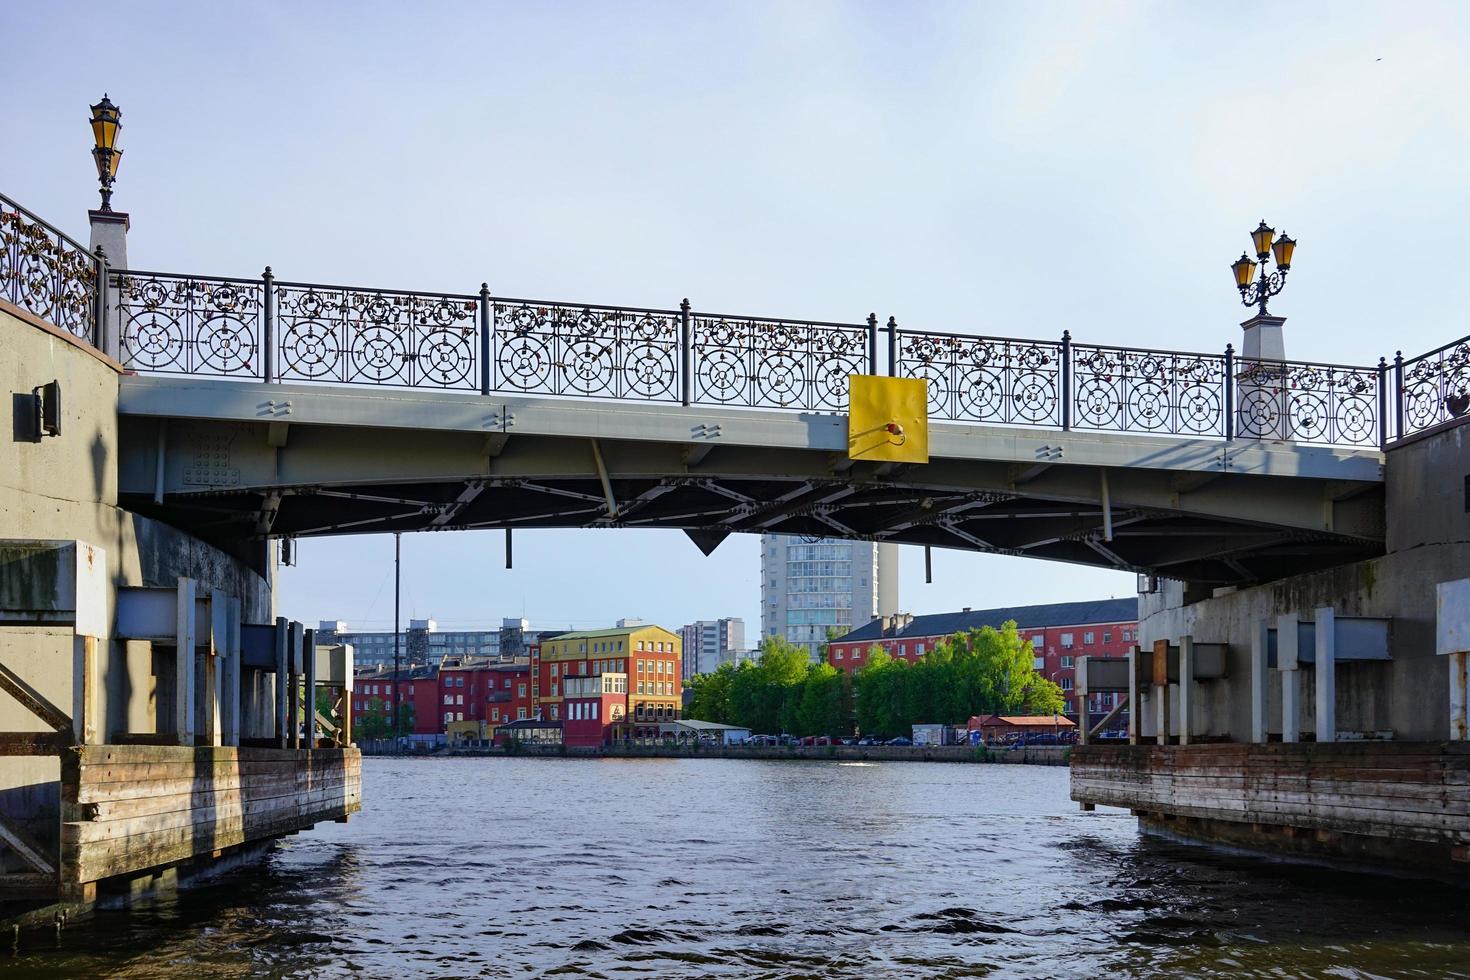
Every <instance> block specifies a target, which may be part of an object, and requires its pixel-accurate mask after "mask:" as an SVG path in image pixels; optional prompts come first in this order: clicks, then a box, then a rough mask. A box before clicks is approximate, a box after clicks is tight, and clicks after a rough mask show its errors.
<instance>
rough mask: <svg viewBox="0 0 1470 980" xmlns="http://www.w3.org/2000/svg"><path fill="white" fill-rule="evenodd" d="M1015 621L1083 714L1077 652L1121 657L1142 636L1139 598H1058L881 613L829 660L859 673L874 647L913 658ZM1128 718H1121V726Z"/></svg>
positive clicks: (1069, 705)
mask: <svg viewBox="0 0 1470 980" xmlns="http://www.w3.org/2000/svg"><path fill="white" fill-rule="evenodd" d="M1010 620H1014V621H1015V623H1016V631H1017V632H1018V633H1019V634H1020V636H1021V639H1022V640H1023V641H1025V642H1026V643H1028V644H1030V645H1031V648H1032V651H1033V655H1034V656H1035V664H1036V669H1037V670H1038V671H1040V672H1041V673H1042V674H1043V675H1045V676H1046V677H1047V678H1049V679H1050V680H1053V681H1055V682H1056V683H1057V685H1058V686H1059V687H1060V688H1061V689H1062V692H1063V694H1064V695H1065V696H1066V699H1067V701H1066V711H1067V713H1068V714H1069V715H1071V716H1072V717H1074V718H1075V717H1076V716H1077V704H1076V701H1075V700H1074V699H1073V697H1072V690H1073V685H1074V683H1075V671H1074V666H1073V665H1074V664H1075V662H1076V658H1077V657H1081V656H1089V657H1121V656H1124V655H1125V654H1126V653H1127V652H1128V651H1129V650H1131V649H1132V648H1133V646H1134V644H1135V643H1136V642H1137V641H1138V599H1137V598H1136V597H1130V598H1127V599H1101V600H1095V601H1092V602H1057V603H1050V604H1047V605H1041V606H1011V607H1008V608H1000V609H978V610H972V609H963V610H961V611H959V612H952V613H935V614H932V615H928V616H908V615H899V616H886V617H879V618H877V619H874V620H872V621H870V622H869V623H867V624H866V625H864V626H860V627H858V628H857V629H855V630H853V631H852V632H851V633H848V634H846V635H845V636H842V637H839V638H838V639H836V640H833V641H832V643H831V645H830V646H829V647H828V650H827V661H828V663H830V664H832V666H834V667H837V668H838V669H840V670H844V671H846V672H848V673H849V674H850V673H853V672H854V671H856V670H859V669H861V668H862V666H863V665H864V664H865V663H867V662H868V657H869V651H870V650H872V648H873V647H882V648H883V649H884V650H886V651H887V652H888V655H889V656H891V657H894V658H897V659H902V660H907V661H909V662H910V663H913V662H914V661H916V660H918V659H919V658H920V657H922V656H924V654H926V653H928V652H929V651H932V650H933V649H934V645H935V644H936V643H938V642H939V641H940V640H942V639H944V638H945V637H948V636H953V635H954V634H955V633H963V632H966V631H968V630H972V629H980V628H981V627H982V626H992V627H995V628H996V629H999V628H1000V626H1001V624H1003V623H1005V622H1007V621H1010ZM1117 696H1118V695H1115V694H1094V695H1093V696H1092V698H1091V701H1092V704H1091V705H1090V706H1089V709H1090V712H1091V713H1092V714H1094V715H1102V714H1106V713H1107V712H1108V711H1109V710H1111V709H1112V707H1113V704H1114V698H1116V697H1117ZM1121 724H1122V722H1121V721H1120V725H1121Z"/></svg>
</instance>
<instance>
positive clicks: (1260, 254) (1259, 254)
mask: <svg viewBox="0 0 1470 980" xmlns="http://www.w3.org/2000/svg"><path fill="white" fill-rule="evenodd" d="M1274 234H1276V229H1275V228H1272V227H1270V226H1269V225H1267V224H1266V222H1264V221H1262V222H1261V223H1260V224H1259V225H1257V226H1256V230H1255V231H1253V232H1251V241H1252V242H1253V243H1254V244H1255V246H1256V258H1258V259H1264V258H1265V257H1266V256H1267V255H1270V254H1271V236H1272V235H1274Z"/></svg>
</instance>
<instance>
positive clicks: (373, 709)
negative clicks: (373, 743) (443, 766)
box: [353, 698, 415, 738]
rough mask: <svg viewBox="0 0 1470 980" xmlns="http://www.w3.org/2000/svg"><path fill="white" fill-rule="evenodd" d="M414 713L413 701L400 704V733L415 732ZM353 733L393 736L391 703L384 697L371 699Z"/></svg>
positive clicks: (374, 736) (366, 736) (366, 735)
mask: <svg viewBox="0 0 1470 980" xmlns="http://www.w3.org/2000/svg"><path fill="white" fill-rule="evenodd" d="M414 715H415V712H414V707H413V702H412V701H405V702H403V703H402V704H400V705H399V707H398V734H399V735H412V734H413V725H414ZM353 734H354V736H355V737H356V738H392V737H393V711H392V707H391V705H389V704H387V703H385V702H384V701H383V699H382V698H373V699H372V700H370V701H369V702H368V704H367V711H366V713H365V714H363V716H362V718H361V719H360V720H359V721H358V723H357V727H356V729H355V731H354V733H353Z"/></svg>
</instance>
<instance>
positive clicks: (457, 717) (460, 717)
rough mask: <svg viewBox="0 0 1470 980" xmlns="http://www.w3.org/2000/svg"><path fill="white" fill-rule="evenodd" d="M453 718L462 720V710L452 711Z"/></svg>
mask: <svg viewBox="0 0 1470 980" xmlns="http://www.w3.org/2000/svg"><path fill="white" fill-rule="evenodd" d="M454 720H455V721H464V712H463V711H456V712H455V713H454Z"/></svg>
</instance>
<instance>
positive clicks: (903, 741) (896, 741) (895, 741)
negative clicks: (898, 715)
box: [884, 735, 914, 745]
mask: <svg viewBox="0 0 1470 980" xmlns="http://www.w3.org/2000/svg"><path fill="white" fill-rule="evenodd" d="M884 744H886V745H913V744H914V740H913V739H911V738H909V737H908V736H907V735H900V736H898V738H890V739H889V740H888V741H887V742H886V743H884Z"/></svg>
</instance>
